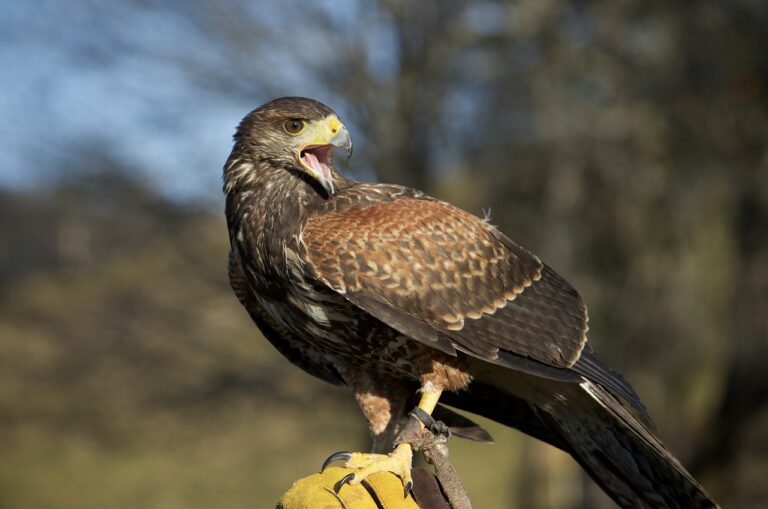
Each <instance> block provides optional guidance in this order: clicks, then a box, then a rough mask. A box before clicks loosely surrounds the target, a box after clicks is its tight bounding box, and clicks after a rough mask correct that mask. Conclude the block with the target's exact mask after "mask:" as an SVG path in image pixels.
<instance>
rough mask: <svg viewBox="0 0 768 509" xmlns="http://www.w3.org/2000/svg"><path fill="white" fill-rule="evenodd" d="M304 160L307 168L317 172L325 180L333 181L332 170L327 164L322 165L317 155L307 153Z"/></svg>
mask: <svg viewBox="0 0 768 509" xmlns="http://www.w3.org/2000/svg"><path fill="white" fill-rule="evenodd" d="M303 159H304V162H305V163H306V164H307V166H309V167H310V168H312V169H313V170H315V171H316V172H317V174H318V175H322V177H323V178H324V179H325V180H329V181H330V180H331V169H330V168H329V167H328V165H327V164H323V163H321V162H320V160H318V159H317V156H316V155H315V154H313V153H312V152H305V153H304V158H303Z"/></svg>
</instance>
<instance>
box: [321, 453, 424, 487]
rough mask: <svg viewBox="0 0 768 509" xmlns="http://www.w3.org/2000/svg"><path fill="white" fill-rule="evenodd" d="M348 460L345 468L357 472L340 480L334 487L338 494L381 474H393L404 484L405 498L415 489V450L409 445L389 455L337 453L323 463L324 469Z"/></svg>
mask: <svg viewBox="0 0 768 509" xmlns="http://www.w3.org/2000/svg"><path fill="white" fill-rule="evenodd" d="M342 459H343V460H346V461H345V463H344V468H349V469H354V470H355V472H352V473H349V474H347V475H345V476H344V477H342V478H341V480H339V482H337V483H336V485H335V486H334V490H335V491H336V492H337V493H338V491H339V490H340V489H341V487H342V486H344V485H345V484H357V483H359V482H361V481H364V480H366V479H367V478H368V477H369V476H371V475H373V474H377V473H379V472H391V473H393V474H395V475H396V476H397V477H399V478H400V480H401V481H402V482H403V488H404V490H405V496H406V497H407V496H408V493H410V491H411V490H412V489H413V481H412V480H411V462H412V460H413V450H412V449H411V446H410V445H409V444H407V443H403V444H399V445H398V446H397V447H395V450H394V451H392V452H391V453H389V454H367V453H360V452H346V451H342V452H337V453H335V454H332V455H331V456H330V457H328V459H327V460H325V462H324V463H323V468H325V467H327V466H328V464H330V463H331V462H333V461H336V460H342Z"/></svg>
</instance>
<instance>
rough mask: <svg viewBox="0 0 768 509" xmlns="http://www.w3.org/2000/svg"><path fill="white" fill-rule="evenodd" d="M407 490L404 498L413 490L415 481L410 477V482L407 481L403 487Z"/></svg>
mask: <svg viewBox="0 0 768 509" xmlns="http://www.w3.org/2000/svg"><path fill="white" fill-rule="evenodd" d="M403 488H404V490H405V495H404V497H403V498H408V494H409V493H410V492H411V491H413V481H412V480H410V479H408V482H407V483H405V486H404V487H403Z"/></svg>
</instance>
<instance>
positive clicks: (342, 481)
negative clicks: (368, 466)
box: [333, 474, 355, 493]
mask: <svg viewBox="0 0 768 509" xmlns="http://www.w3.org/2000/svg"><path fill="white" fill-rule="evenodd" d="M354 478H355V474H347V475H345V476H344V477H342V478H341V479H340V480H339V482H337V483H336V484H335V485H334V486H333V491H335V492H336V493H338V492H339V491H341V487H342V486H344V485H345V484H347V483H348V482H349V481H351V480H352V479H354Z"/></svg>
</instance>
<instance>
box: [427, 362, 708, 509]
mask: <svg viewBox="0 0 768 509" xmlns="http://www.w3.org/2000/svg"><path fill="white" fill-rule="evenodd" d="M477 373H478V376H476V378H475V380H474V381H473V382H472V383H471V384H470V385H469V387H467V389H466V390H463V391H460V392H458V393H444V394H443V396H442V398H441V401H442V402H443V403H446V404H448V405H451V406H454V407H457V408H460V409H462V410H467V411H469V412H474V413H477V414H480V415H483V416H485V417H488V418H489V419H493V420H495V421H497V422H499V423H502V424H506V425H507V426H512V427H515V428H517V429H519V430H520V431H522V432H524V433H527V434H529V435H531V436H533V437H535V438H538V439H539V440H542V441H544V442H547V443H549V444H551V445H553V446H555V447H558V448H559V449H562V450H564V451H566V452H568V453H570V454H571V455H572V456H573V457H574V458H575V459H576V461H578V462H579V464H581V466H582V467H583V468H584V469H585V470H586V471H587V472H588V473H589V474H590V476H591V477H592V478H593V479H594V480H595V482H597V484H599V485H600V487H601V488H603V490H604V491H605V492H606V493H607V494H608V495H609V496H610V497H611V498H613V499H614V501H615V502H616V503H617V504H619V505H620V506H621V507H623V508H626V509H629V508H631V509H662V508H664V509H704V508H717V507H718V506H717V504H716V503H715V501H714V500H713V499H712V498H711V497H710V496H709V495H708V494H707V492H706V491H705V490H704V488H702V487H701V485H699V483H698V482H696V480H695V479H694V478H693V476H691V474H689V473H688V472H687V471H686V470H685V468H683V466H682V465H681V464H680V462H679V461H678V460H677V459H676V458H675V457H674V456H673V455H672V453H671V452H669V450H668V449H667V448H666V447H665V446H664V444H663V443H661V441H660V440H659V439H658V438H656V436H655V435H654V434H653V432H652V431H650V426H649V424H650V423H648V424H646V422H645V421H647V420H646V419H643V416H642V415H640V416H637V415H636V413H637V412H634V411H632V410H633V409H631V408H630V409H628V408H627V407H626V406H625V405H624V404H622V402H621V401H620V400H619V398H618V397H617V396H614V394H613V393H611V392H609V389H605V388H603V386H602V385H600V384H599V383H597V382H593V381H590V380H584V379H583V380H584V381H583V382H582V383H573V382H567V381H557V380H549V379H544V378H541V377H536V376H532V375H529V374H525V373H521V372H515V371H514V370H509V369H502V368H499V367H495V366H492V367H488V368H486V369H485V370H484V371H481V370H479V369H478V370H477Z"/></svg>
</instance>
